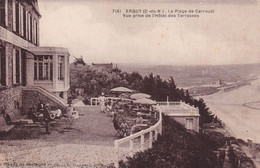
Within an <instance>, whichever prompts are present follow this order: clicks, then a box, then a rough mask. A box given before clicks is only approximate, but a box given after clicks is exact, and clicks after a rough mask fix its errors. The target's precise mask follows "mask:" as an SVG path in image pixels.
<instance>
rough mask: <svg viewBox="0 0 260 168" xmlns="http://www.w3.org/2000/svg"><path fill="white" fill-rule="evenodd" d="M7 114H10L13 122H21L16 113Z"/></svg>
mask: <svg viewBox="0 0 260 168" xmlns="http://www.w3.org/2000/svg"><path fill="white" fill-rule="evenodd" d="M7 115H9V117H10V119H11V122H12V123H20V119H18V118H17V117H16V115H15V113H13V112H10V113H8V114H7Z"/></svg>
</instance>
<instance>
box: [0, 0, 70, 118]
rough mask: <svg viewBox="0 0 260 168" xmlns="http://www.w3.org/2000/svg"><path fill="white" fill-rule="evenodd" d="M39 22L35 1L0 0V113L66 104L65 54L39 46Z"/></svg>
mask: <svg viewBox="0 0 260 168" xmlns="http://www.w3.org/2000/svg"><path fill="white" fill-rule="evenodd" d="M40 18H41V15H40V12H39V7H38V2H37V0H0V113H1V111H2V110H3V109H4V110H5V111H6V112H7V113H8V112H10V111H11V112H21V111H22V109H28V108H29V106H31V105H33V104H35V103H37V102H38V101H39V99H42V100H46V101H48V100H49V101H52V104H53V105H55V103H58V104H60V105H61V106H63V105H64V106H65V105H66V103H67V102H66V101H67V92H68V89H69V77H68V76H69V51H68V50H67V49H66V48H60V47H40V46H39V41H40V40H39V39H40V37H39V34H40V33H39V25H40V24H39V20H40ZM33 94H35V95H33ZM29 95H30V96H29ZM54 96H55V97H56V98H54ZM30 97H31V98H30ZM32 97H33V98H32ZM29 100H30V101H29ZM55 101H56V102H55ZM57 101H58V102H57ZM50 103H51V102H50ZM25 113H26V112H25Z"/></svg>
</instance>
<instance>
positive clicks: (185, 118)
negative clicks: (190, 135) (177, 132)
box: [158, 101, 200, 132]
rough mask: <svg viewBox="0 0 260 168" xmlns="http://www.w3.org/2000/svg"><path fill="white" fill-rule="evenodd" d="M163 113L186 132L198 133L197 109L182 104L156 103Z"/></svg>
mask: <svg viewBox="0 0 260 168" xmlns="http://www.w3.org/2000/svg"><path fill="white" fill-rule="evenodd" d="M158 103H159V107H160V109H161V110H162V112H163V113H165V114H166V115H168V116H170V117H171V118H173V119H174V120H175V121H177V122H179V123H180V124H182V125H183V126H184V127H185V128H186V129H187V130H193V131H196V132H199V117H200V114H199V109H197V108H195V107H193V106H190V105H188V104H186V103H184V102H182V101H181V102H158Z"/></svg>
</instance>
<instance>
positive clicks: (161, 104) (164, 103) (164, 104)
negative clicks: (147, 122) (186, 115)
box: [157, 101, 181, 106]
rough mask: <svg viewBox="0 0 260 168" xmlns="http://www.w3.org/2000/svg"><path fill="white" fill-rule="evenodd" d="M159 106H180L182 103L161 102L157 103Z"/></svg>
mask: <svg viewBox="0 0 260 168" xmlns="http://www.w3.org/2000/svg"><path fill="white" fill-rule="evenodd" d="M157 103H158V105H159V106H179V105H181V102H179V101H168V102H167V101H159V102H157Z"/></svg>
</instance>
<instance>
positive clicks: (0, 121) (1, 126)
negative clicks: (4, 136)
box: [0, 117, 14, 132]
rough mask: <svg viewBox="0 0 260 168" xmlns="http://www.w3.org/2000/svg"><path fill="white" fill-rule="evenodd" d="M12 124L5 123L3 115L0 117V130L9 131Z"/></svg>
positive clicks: (12, 126)
mask: <svg viewBox="0 0 260 168" xmlns="http://www.w3.org/2000/svg"><path fill="white" fill-rule="evenodd" d="M12 128H14V125H7V124H6V121H5V119H4V117H0V132H9V131H10V130H11V129H12Z"/></svg>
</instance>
